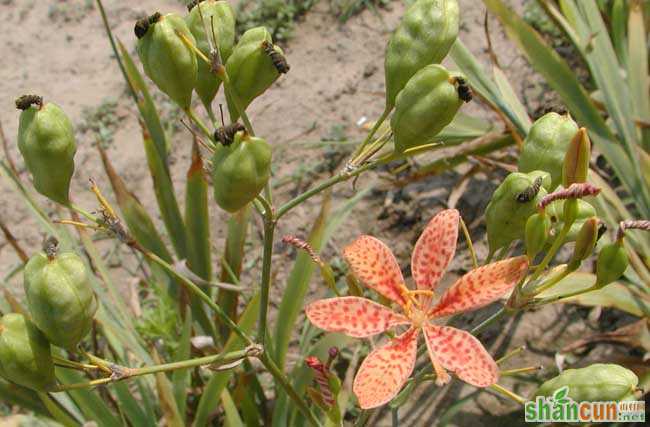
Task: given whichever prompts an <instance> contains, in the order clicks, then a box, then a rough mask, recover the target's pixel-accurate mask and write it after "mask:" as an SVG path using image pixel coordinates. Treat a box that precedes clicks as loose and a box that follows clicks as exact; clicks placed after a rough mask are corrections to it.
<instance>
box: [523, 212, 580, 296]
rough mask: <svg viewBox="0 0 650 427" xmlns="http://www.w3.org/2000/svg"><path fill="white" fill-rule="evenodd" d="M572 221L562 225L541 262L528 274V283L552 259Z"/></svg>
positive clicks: (539, 274)
mask: <svg viewBox="0 0 650 427" xmlns="http://www.w3.org/2000/svg"><path fill="white" fill-rule="evenodd" d="M572 224H573V222H567V223H565V224H564V227H562V230H561V231H560V234H558V236H557V238H556V239H555V241H554V242H553V245H552V246H551V248H550V249H549V250H548V252H547V253H546V256H545V257H544V259H543V260H542V262H541V263H539V265H538V266H537V268H536V269H535V271H534V272H533V274H532V275H531V276H530V278H529V279H528V283H532V282H533V281H534V280H535V279H537V278H538V277H539V276H541V274H542V273H543V272H544V270H545V269H546V267H547V266H548V264H549V263H550V262H551V261H552V260H553V257H555V254H556V253H557V251H558V250H559V249H560V248H561V247H562V245H563V244H564V240H565V239H566V236H567V235H568V234H569V231H571V225H572Z"/></svg>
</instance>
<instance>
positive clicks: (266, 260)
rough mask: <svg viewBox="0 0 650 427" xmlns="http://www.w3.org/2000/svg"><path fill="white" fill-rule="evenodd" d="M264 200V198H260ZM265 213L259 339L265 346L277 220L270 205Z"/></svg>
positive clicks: (266, 207)
mask: <svg viewBox="0 0 650 427" xmlns="http://www.w3.org/2000/svg"><path fill="white" fill-rule="evenodd" d="M260 200H264V198H260ZM265 210H266V212H265V213H264V255H263V258H262V260H263V261H262V262H263V264H262V291H261V294H260V317H259V320H258V329H257V340H258V342H259V343H260V344H261V345H262V346H264V344H265V343H266V324H267V317H268V311H269V292H270V289H271V260H272V257H273V236H274V234H275V220H274V219H273V211H272V210H271V207H270V206H265Z"/></svg>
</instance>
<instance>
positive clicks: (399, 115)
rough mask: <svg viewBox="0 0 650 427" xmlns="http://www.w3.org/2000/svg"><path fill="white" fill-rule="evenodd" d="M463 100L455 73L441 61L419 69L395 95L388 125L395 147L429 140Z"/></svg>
mask: <svg viewBox="0 0 650 427" xmlns="http://www.w3.org/2000/svg"><path fill="white" fill-rule="evenodd" d="M462 104H463V101H462V99H460V95H459V92H458V77H454V76H452V75H451V74H450V73H449V71H447V69H446V68H445V67H443V66H442V65H428V66H426V67H424V68H422V69H421V70H420V71H418V72H417V73H416V74H415V75H414V76H413V77H412V78H411V79H410V80H409V81H408V83H407V84H406V86H405V87H404V89H403V90H402V91H401V92H400V93H399V95H398V96H397V100H396V104H395V114H393V118H392V120H391V128H392V129H393V134H394V137H395V151H396V152H398V153H402V152H404V151H405V150H408V149H410V148H414V147H418V146H420V145H425V144H428V143H430V142H432V139H433V138H434V137H435V136H436V135H437V134H438V133H440V131H441V130H442V129H443V128H444V127H445V126H447V125H448V124H449V123H450V122H451V121H452V120H453V118H454V116H456V113H457V112H458V109H459V108H460V106H461V105H462Z"/></svg>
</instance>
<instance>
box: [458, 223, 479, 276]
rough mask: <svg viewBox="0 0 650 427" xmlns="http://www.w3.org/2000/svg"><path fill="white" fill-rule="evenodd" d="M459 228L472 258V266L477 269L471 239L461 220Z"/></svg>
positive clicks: (476, 260)
mask: <svg viewBox="0 0 650 427" xmlns="http://www.w3.org/2000/svg"><path fill="white" fill-rule="evenodd" d="M460 226H461V228H462V229H463V234H464V235H465V240H467V247H468V249H469V253H470V254H471V256H472V265H473V266H474V268H478V259H477V258H476V251H474V245H473V244H472V237H471V236H470V235H469V230H468V229H467V224H465V221H464V220H463V218H461V219H460Z"/></svg>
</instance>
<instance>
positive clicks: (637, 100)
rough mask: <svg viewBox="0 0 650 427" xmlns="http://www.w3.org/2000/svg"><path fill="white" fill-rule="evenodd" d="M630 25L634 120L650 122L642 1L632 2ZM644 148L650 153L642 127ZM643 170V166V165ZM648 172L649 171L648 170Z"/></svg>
mask: <svg viewBox="0 0 650 427" xmlns="http://www.w3.org/2000/svg"><path fill="white" fill-rule="evenodd" d="M629 7H630V16H629V24H628V32H629V33H628V40H629V60H628V62H627V65H628V67H627V81H628V83H629V85H630V93H631V94H635V95H636V94H638V95H636V96H632V105H633V107H634V114H635V117H634V119H635V120H636V119H641V120H644V121H645V122H650V76H649V75H648V40H647V33H646V28H645V23H644V21H643V6H642V3H641V1H640V0H632V1H631V2H630V5H629ZM641 134H642V146H643V149H644V150H645V151H646V153H650V129H648V128H647V127H645V126H644V127H642V129H641ZM642 170H643V165H642ZM646 171H647V169H646Z"/></svg>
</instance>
